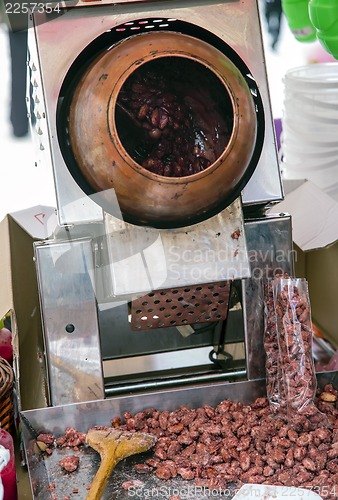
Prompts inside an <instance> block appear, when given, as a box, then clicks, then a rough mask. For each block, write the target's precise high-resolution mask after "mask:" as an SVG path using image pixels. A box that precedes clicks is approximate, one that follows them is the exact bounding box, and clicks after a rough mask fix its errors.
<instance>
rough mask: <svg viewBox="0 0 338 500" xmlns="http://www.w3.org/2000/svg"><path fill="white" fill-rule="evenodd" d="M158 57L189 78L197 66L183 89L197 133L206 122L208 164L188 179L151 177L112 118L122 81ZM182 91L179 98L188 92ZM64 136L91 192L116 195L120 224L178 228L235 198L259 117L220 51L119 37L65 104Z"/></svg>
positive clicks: (186, 42)
mask: <svg viewBox="0 0 338 500" xmlns="http://www.w3.org/2000/svg"><path fill="white" fill-rule="evenodd" d="M163 58H170V59H168V60H169V61H170V64H171V62H175V61H183V62H185V63H186V64H184V66H186V67H187V68H188V70H187V71H188V73H189V74H190V73H191V72H192V73H193V71H190V66H189V64H190V65H191V68H192V69H193V68H194V67H197V72H196V75H195V76H194V75H192V77H193V78H194V79H195V80H194V81H193V82H191V81H190V82H188V83H187V85H190V86H191V89H192V90H193V94H194V96H195V97H194V98H195V103H194V104H193V105H192V108H191V110H190V111H191V112H192V113H195V115H196V117H195V120H196V123H197V126H198V127H200V128H202V129H203V124H202V122H203V120H204V121H205V122H208V123H207V125H205V127H206V130H207V129H208V127H209V129H212V131H213V134H214V135H213V154H214V158H212V162H211V163H210V165H208V167H207V168H205V169H204V170H201V171H199V172H197V173H193V174H192V175H184V176H181V177H180V176H165V175H162V174H161V175H160V174H158V173H157V172H152V171H150V170H148V169H146V168H144V167H143V166H142V165H141V164H140V163H139V162H138V161H136V160H135V158H133V157H132V155H131V154H130V151H129V152H128V145H127V146H126V144H127V143H126V141H124V142H123V140H121V137H123V135H124V134H123V130H122V128H121V127H122V126H123V125H120V126H119V124H118V120H117V113H116V109H118V108H117V100H118V98H119V95H120V92H121V89H122V93H123V89H124V88H125V85H126V84H127V82H128V78H130V77H132V75H133V74H136V72H137V71H138V70H139V69H140V68H141V66H142V67H143V68H146V66H145V65H147V64H148V63H151V62H153V61H157V60H158V61H159V60H160V59H161V61H165V59H163ZM173 58H174V59H173ZM178 58H179V59H178ZM161 61H159V62H161ZM170 64H169V66H170ZM181 66H182V65H181ZM198 68H201V72H200V74H201V78H199V76H198V75H199V72H198ZM205 72H207V73H208V74H210V75H211V77H212V78H211V80H212V79H214V80H216V81H217V83H216V87H217V85H218V86H219V87H221V90H222V93H223V97H224V100H225V101H227V102H228V103H229V106H228V107H229V110H228V115H230V116H228V117H225V116H224V115H221V113H220V112H219V110H218V109H217V102H216V101H215V102H214V101H213V99H214V98H215V95H216V94H217V93H219V90H215V91H214V90H213V87H212V85H211V84H210V85H209V84H208V82H207V80H204V76H203V75H204V74H205ZM183 77H184V75H183ZM183 77H182V78H183ZM188 80H189V78H188ZM211 80H210V81H211ZM194 82H195V83H194ZM187 85H186V87H184V85H183V90H182V92H183V93H184V92H185V93H186V94H189V92H188V91H187V90H186V88H187ZM206 87H210V88H206ZM216 87H215V88H216ZM214 94H215V95H214ZM217 99H218V97H217ZM218 102H219V99H218ZM226 122H227V123H228V126H229V123H230V129H229V133H228V136H226V134H224V133H223V132H224V131H223V129H224V127H225V124H226ZM126 128H127V129H128V128H129V127H128V125H126ZM209 129H208V130H209ZM131 130H132V129H131ZM202 132H203V130H202ZM204 132H205V133H204V140H205V144H207V143H208V141H209V146H210V141H211V135H210V130H209V132H206V131H204ZM208 133H209V136H208ZM132 134H134V132H132ZM222 134H223V135H222ZM202 135H203V134H202ZM69 136H70V144H71V148H72V152H73V156H74V158H75V161H76V163H77V165H78V167H79V169H80V171H81V172H82V175H83V176H84V177H85V179H86V181H87V182H88V183H89V185H90V186H91V187H92V189H93V191H94V192H101V195H102V196H103V199H104V200H105V203H106V204H108V205H109V201H110V200H109V198H110V197H111V196H112V193H113V194H115V195H116V198H117V200H118V204H119V207H120V210H121V212H122V215H123V217H124V218H125V220H127V221H129V222H133V223H136V224H139V225H152V226H154V227H180V226H181V227H182V226H186V225H189V224H192V223H195V222H196V221H200V220H203V219H206V218H208V217H209V216H210V214H213V213H217V210H218V207H223V208H224V207H225V206H226V205H227V204H229V203H227V200H228V201H229V202H230V201H233V200H234V197H237V196H238V195H239V194H240V190H239V192H238V187H240V188H241V189H242V188H243V179H244V178H245V175H246V173H247V169H248V165H249V163H250V160H251V158H252V155H253V151H254V148H255V142H256V137H257V116H256V112H255V106H254V102H253V98H252V95H251V93H250V89H249V87H248V85H247V83H246V81H245V79H244V77H243V76H242V74H241V72H240V71H239V70H238V68H237V67H236V66H235V65H234V64H233V63H232V62H231V60H230V59H229V58H227V57H226V56H225V55H224V54H223V53H222V52H220V51H219V50H218V49H216V48H215V47H213V46H212V45H209V44H208V43H206V42H204V41H202V40H199V39H197V38H194V37H192V36H188V35H184V34H181V33H176V32H149V33H144V34H139V35H135V36H132V37H129V38H126V39H124V40H123V41H121V42H119V43H117V44H115V45H113V46H112V47H110V48H109V49H108V50H106V51H104V52H103V53H101V54H100V55H98V56H97V57H96V58H95V59H94V60H93V61H92V62H91V63H90V65H89V66H88V68H87V69H86V70H85V71H84V73H83V74H82V76H81V78H80V80H79V82H78V84H77V85H76V88H75V92H74V95H73V98H72V100H71V103H70V110H69ZM134 136H135V134H134ZM216 136H217V140H215V137H216ZM129 139H130V138H129ZM129 142H130V141H129ZM207 145H208V144H207ZM251 173H252V172H251ZM236 189H237V192H236ZM111 202H112V205H113V204H114V203H113V200H111Z"/></svg>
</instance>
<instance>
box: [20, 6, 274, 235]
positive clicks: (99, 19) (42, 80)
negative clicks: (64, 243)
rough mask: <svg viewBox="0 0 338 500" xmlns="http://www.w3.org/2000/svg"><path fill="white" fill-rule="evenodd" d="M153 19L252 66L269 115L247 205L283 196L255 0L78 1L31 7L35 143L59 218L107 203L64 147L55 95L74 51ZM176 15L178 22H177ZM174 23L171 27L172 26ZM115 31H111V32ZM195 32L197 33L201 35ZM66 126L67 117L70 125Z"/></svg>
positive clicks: (98, 215)
mask: <svg viewBox="0 0 338 500" xmlns="http://www.w3.org/2000/svg"><path fill="white" fill-rule="evenodd" d="M65 5H67V2H65ZM140 19H142V20H145V21H146V20H151V21H152V22H148V23H147V24H145V25H144V26H146V28H143V30H144V31H151V30H156V31H161V30H163V31H166V30H169V31H170V29H180V30H181V31H182V30H184V27H185V26H186V27H187V29H188V27H190V28H191V27H192V28H191V29H193V28H196V29H201V28H202V29H203V31H205V32H207V33H209V34H211V35H213V36H216V37H217V39H219V40H221V41H222V42H224V43H226V44H227V45H228V46H230V47H231V48H232V49H233V50H234V51H235V53H236V54H237V55H238V56H239V58H240V60H241V61H242V62H243V63H244V64H245V65H246V66H247V68H248V69H249V71H248V79H249V81H250V80H251V81H252V92H253V93H257V88H258V91H259V94H260V96H261V100H262V103H263V108H264V115H265V127H264V144H263V148H262V152H261V155H260V158H259V160H258V164H257V166H256V168H255V171H254V173H253V176H252V177H251V179H250V181H249V182H248V184H247V185H246V186H245V188H244V189H243V194H242V202H243V205H244V206H251V205H263V204H266V203H269V202H274V201H278V200H281V199H282V197H283V193H282V186H281V180H280V175H279V169H278V160H277V153H276V146H275V138H274V129H273V121H272V115H271V106H270V100H269V91H268V84H267V74H266V67H265V56H264V51H263V42H262V35H261V25H260V18H259V11H258V5H257V2H256V1H254V0H245V1H233V0H231V1H222V2H216V1H212V0H183V1H177V2H176V1H174V2H173V1H162V2H156V1H155V2H154V1H147V0H143V1H138V2H130V1H123V0H119V1H116V2H114V3H113V4H111V3H109V2H106V1H100V2H90V4H89V3H86V2H78V3H77V4H76V7H75V8H70V9H68V10H67V11H66V12H65V13H63V14H62V15H60V16H58V15H57V14H55V15H54V16H51V17H50V18H49V17H48V15H47V14H39V13H38V12H34V16H33V25H34V29H31V30H29V36H30V40H29V45H30V67H31V75H32V84H33V92H34V95H33V99H34V101H35V106H36V115H37V120H36V124H35V125H34V127H35V130H36V132H37V134H36V138H37V149H38V151H39V152H40V153H41V161H43V162H44V163H46V164H48V165H50V168H52V169H53V172H54V178H55V189H56V197H57V204H58V207H57V208H58V217H59V220H60V224H61V225H63V224H79V223H87V222H95V221H102V219H103V214H102V209H101V207H100V206H98V204H97V203H96V202H95V201H94V202H93V200H92V199H91V198H90V197H88V196H86V195H85V194H84V192H83V190H82V189H81V188H80V187H79V185H78V184H77V183H76V182H75V181H74V178H73V177H72V175H71V174H70V172H69V169H68V168H67V165H66V163H65V160H64V157H63V154H62V152H61V148H60V144H59V140H58V130H57V108H58V96H59V95H60V92H61V88H62V85H63V83H64V80H65V78H66V76H67V74H68V72H69V70H70V69H71V67H72V65H73V64H74V62H75V61H76V58H77V57H78V56H79V54H81V52H83V51H84V49H85V48H86V47H87V46H88V45H90V44H91V43H92V42H93V41H94V40H96V39H98V38H99V37H100V36H101V35H102V34H104V33H107V32H110V36H112V37H113V36H115V34H116V33H115V34H114V29H116V27H118V29H119V32H118V33H120V36H121V31H122V30H123V31H122V33H123V36H130V35H133V34H135V33H136V32H137V33H139V32H140V25H138V26H137V23H136V21H137V20H140ZM175 20H176V21H177V20H179V21H180V26H179V28H175ZM171 26H172V28H171ZM112 32H113V33H112ZM197 37H198V34H197ZM65 125H66V124H65Z"/></svg>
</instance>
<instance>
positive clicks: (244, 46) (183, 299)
mask: <svg viewBox="0 0 338 500" xmlns="http://www.w3.org/2000/svg"><path fill="white" fill-rule="evenodd" d="M53 5H54V4H53ZM30 21H31V23H32V27H31V29H30V30H29V68H30V75H31V84H32V88H33V96H32V100H33V105H34V106H33V107H34V118H35V119H34V125H32V127H33V131H34V140H35V142H36V146H37V155H38V161H41V162H43V163H44V164H45V165H47V166H48V167H49V168H51V169H52V171H53V175H54V181H55V193H56V200H57V215H58V226H57V228H56V230H55V231H54V234H53V237H52V238H50V239H48V240H45V241H40V242H37V243H35V247H34V251H35V261H36V270H37V277H38V285H39V294H40V302H41V312H42V323H43V332H44V345H45V361H46V367H47V374H48V397H49V406H50V408H46V409H41V410H36V412H35V413H34V414H33V413H31V412H24V414H26V417H27V418H28V420H29V419H31V418H32V419H33V420H32V422H33V423H34V425H33V426H37V427H39V426H40V425H42V420H41V419H40V416H41V418H42V419H43V416H42V413H44V412H49V413H46V414H45V416H46V417H47V415H49V416H48V421H49V422H51V425H52V427H53V429H50V430H51V431H53V430H54V431H55V430H56V428H60V425H61V424H60V419H62V418H63V417H61V416H60V415H61V414H62V415H64V416H65V417H66V416H67V419H68V418H69V421H67V422H64V423H62V425H64V426H67V425H74V426H78V427H81V426H82V427H84V426H85V424H86V421H88V418H93V417H94V415H96V416H97V418H98V424H100V423H102V418H101V417H102V415H103V414H105V413H104V412H103V413H102V414H101V416H99V414H100V413H101V408H103V407H104V408H109V407H110V405H114V408H115V409H118V408H121V410H122V409H126V408H127V407H130V404H131V402H132V404H131V407H132V408H133V409H135V408H138V409H140V408H141V407H142V406H143V405H144V404H146V405H147V406H148V405H149V403H150V401H153V402H152V403H151V406H155V405H156V404H157V406H159V407H162V408H164V407H165V404H166V402H167V403H168V405H169V406H171V407H173V406H175V404H176V403H177V404H179V403H181V402H182V401H185V403H186V404H192V405H194V404H200V403H202V402H203V401H202V399H206V401H207V400H208V401H209V402H211V401H216V400H217V399H218V398H219V399H223V398H224V397H225V392H224V391H226V390H227V388H229V387H231V391H232V392H233V394H234V395H235V394H237V395H238V396H237V397H239V398H241V397H242V391H244V392H243V397H244V393H245V394H250V392H251V395H254V394H255V391H256V389H255V387H256V381H259V382H257V383H258V386H259V389H257V391H258V392H261V390H262V387H261V385H262V382H261V381H262V379H264V377H265V366H264V356H265V354H264V348H263V336H262V334H263V321H264V318H263V282H264V279H266V278H268V277H271V276H273V275H274V274H276V273H280V272H282V273H289V274H290V275H292V274H293V249H292V235H291V220H290V217H289V216H288V215H287V214H279V213H277V214H274V215H271V213H269V214H267V209H268V208H271V206H272V205H273V204H274V203H276V202H278V201H280V200H282V199H283V190H282V185H281V179H280V172H279V165H278V159H277V152H276V143H275V135H274V127H273V119H272V113H271V107H270V100H269V89H268V83H267V74H266V67H265V57H264V50H263V42H262V34H261V23H260V16H259V10H258V4H257V2H256V0H241V1H239V0H226V1H218V2H216V1H214V0H182V1H173V0H170V1H165V0H162V1H157V0H155V1H150V0H138V1H126V0H115V1H114V2H109V1H106V0H101V1H90V2H89V1H87V2H84V1H79V2H77V3H76V4H74V3H72V2H69V3H68V2H67V1H65V2H63V3H62V4H60V3H58V4H55V9H54V10H53V11H52V12H49V13H48V12H43V13H41V12H33V13H32V14H31V17H30ZM258 386H257V387H258ZM236 387H238V391H237V389H236ZM257 394H258V393H257ZM144 398H146V400H147V401H146V402H145V400H144ZM175 398H177V400H175ZM245 398H247V396H245ZM200 399H201V401H197V400H200ZM101 405H102V406H101ZM80 407H81V408H84V407H85V408H87V409H88V411H89V413H90V415H91V417H88V412H87V411H84V412H83V413H82V414H81V412H79V411H78V409H79V408H80ZM71 408H73V409H72V410H71ZM112 408H113V406H112ZM53 411H55V412H56V413H55V415H57V417H56V418H55V420H53V419H52V420H50V418H51V414H52V413H53ZM58 411H59V412H60V411H61V414H58V413H57V412H58ZM105 411H106V410H105ZM41 412H42V413H41ZM39 415H40V416H39ZM53 415H54V413H53ZM81 415H83V419H82V417H81ZM53 418H54V417H53ZM86 419H87V420H86ZM99 420H100V422H99ZM46 422H47V421H46ZM24 427H25V426H24ZM24 432H27V439H28V440H29V437H28V436H29V429H28V428H27V429H24ZM36 467H38V468H40V467H44V466H43V465H42V464H40V465H39V466H37V465H36V464H35V465H34V470H35V471H36ZM39 474H40V472H31V477H32V478H33V479H34V478H35V479H36V477H37V475H39ZM34 484H35V483H34ZM35 486H36V485H35ZM35 486H34V488H35V491H36V492H37V493H36V495H37V498H40V497H39V494H38V490H39V488H37V487H35ZM43 498H46V497H43ZM107 498H108V497H107ZM109 498H113V496H109ZM114 498H115V497H114ZM116 498H122V496H118V497H116Z"/></svg>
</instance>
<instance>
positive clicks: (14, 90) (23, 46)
mask: <svg viewBox="0 0 338 500" xmlns="http://www.w3.org/2000/svg"><path fill="white" fill-rule="evenodd" d="M8 36H9V45H10V55H11V102H10V122H11V124H12V128H13V134H14V135H15V136H17V137H22V136H24V135H26V134H27V132H28V118H27V103H26V84H27V31H17V32H13V31H10V30H9V31H8Z"/></svg>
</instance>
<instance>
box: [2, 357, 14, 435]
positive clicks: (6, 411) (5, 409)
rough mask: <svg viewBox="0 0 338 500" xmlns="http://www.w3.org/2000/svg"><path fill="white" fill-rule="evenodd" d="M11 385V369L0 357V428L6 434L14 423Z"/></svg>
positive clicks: (12, 375) (12, 376)
mask: <svg viewBox="0 0 338 500" xmlns="http://www.w3.org/2000/svg"><path fill="white" fill-rule="evenodd" d="M13 384H14V373H13V369H12V367H11V365H10V364H9V363H8V361H6V360H5V359H4V358H1V357H0V426H1V427H2V428H3V429H5V430H6V431H8V432H11V431H12V429H13V423H14V406H13Z"/></svg>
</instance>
